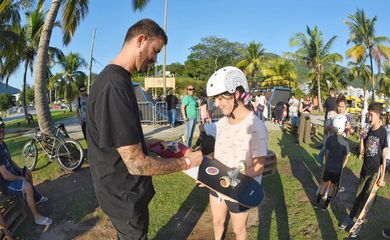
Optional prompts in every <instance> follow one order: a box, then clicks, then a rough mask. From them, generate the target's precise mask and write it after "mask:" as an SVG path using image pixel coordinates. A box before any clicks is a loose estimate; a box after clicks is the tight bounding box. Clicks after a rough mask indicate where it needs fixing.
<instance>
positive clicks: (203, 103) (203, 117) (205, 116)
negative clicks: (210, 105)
mask: <svg viewBox="0 0 390 240" xmlns="http://www.w3.org/2000/svg"><path fill="white" fill-rule="evenodd" d="M199 105H200V106H199V111H200V121H201V123H202V124H206V123H211V119H210V116H209V112H208V111H207V100H206V99H204V98H202V99H201V100H200V104H199Z"/></svg>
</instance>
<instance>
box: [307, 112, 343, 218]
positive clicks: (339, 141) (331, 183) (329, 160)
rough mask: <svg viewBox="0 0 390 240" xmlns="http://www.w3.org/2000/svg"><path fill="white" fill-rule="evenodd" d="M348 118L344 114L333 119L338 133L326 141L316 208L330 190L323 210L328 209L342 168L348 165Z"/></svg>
mask: <svg viewBox="0 0 390 240" xmlns="http://www.w3.org/2000/svg"><path fill="white" fill-rule="evenodd" d="M346 123H347V118H346V117H345V116H344V115H342V114H339V115H336V117H335V118H334V120H333V127H334V128H335V129H337V130H336V132H337V134H335V135H332V136H330V137H328V139H327V140H326V142H325V167H324V173H323V175H322V183H321V186H320V189H319V191H318V194H317V199H316V201H315V203H314V208H318V207H319V205H320V202H321V199H322V197H323V196H324V194H325V192H326V190H328V197H327V198H326V201H325V203H324V205H323V206H322V210H323V211H326V210H327V209H328V207H329V203H330V201H331V200H332V197H333V196H334V195H335V186H336V185H337V184H338V183H339V181H340V177H341V171H342V169H343V168H344V167H345V166H346V165H347V161H348V155H349V144H348V141H347V139H346V138H345V137H344V136H343V132H344V131H345V125H346Z"/></svg>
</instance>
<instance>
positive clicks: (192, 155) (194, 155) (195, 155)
mask: <svg viewBox="0 0 390 240" xmlns="http://www.w3.org/2000/svg"><path fill="white" fill-rule="evenodd" d="M184 157H185V158H189V159H190V162H191V165H190V166H189V167H188V168H193V167H197V166H199V165H200V164H201V163H202V160H203V155H202V152H201V151H200V150H198V151H193V150H192V149H188V150H187V151H186V153H185V154H184Z"/></svg>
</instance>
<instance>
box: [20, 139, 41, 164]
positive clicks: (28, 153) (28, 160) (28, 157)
mask: <svg viewBox="0 0 390 240" xmlns="http://www.w3.org/2000/svg"><path fill="white" fill-rule="evenodd" d="M22 157H23V161H24V166H26V168H27V169H29V170H31V171H32V170H34V168H35V165H36V164H37V160H38V148H37V144H36V143H35V141H34V140H30V141H28V142H26V144H24V147H23V151H22Z"/></svg>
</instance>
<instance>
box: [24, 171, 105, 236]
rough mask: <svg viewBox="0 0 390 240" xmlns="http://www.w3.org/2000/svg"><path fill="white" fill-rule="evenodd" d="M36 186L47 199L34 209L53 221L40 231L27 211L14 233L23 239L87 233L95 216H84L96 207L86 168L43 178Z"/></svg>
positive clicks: (92, 225)
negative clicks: (55, 177)
mask: <svg viewBox="0 0 390 240" xmlns="http://www.w3.org/2000/svg"><path fill="white" fill-rule="evenodd" d="M36 189H37V190H38V191H39V192H40V193H42V194H43V195H44V196H47V197H48V198H49V201H48V202H47V203H43V204H40V205H39V206H37V208H38V210H39V211H40V212H41V213H42V214H43V215H44V216H49V217H51V218H52V219H53V224H52V225H51V226H50V227H49V228H48V230H47V231H44V229H41V227H39V226H37V225H35V223H34V219H33V216H32V214H31V213H30V211H28V212H29V214H28V218H27V219H26V220H25V222H24V224H23V227H22V228H21V229H20V230H19V231H18V232H17V234H16V235H17V236H21V237H23V239H38V238H43V239H48V238H47V237H49V238H50V236H57V239H73V238H75V237H76V236H78V235H82V234H83V233H85V232H88V231H89V230H90V229H91V228H93V227H94V226H95V225H96V222H97V221H98V220H99V219H98V218H96V217H91V218H88V215H89V214H91V213H93V212H95V210H96V208H97V207H98V203H97V200H96V197H95V192H94V188H93V183H92V179H91V175H90V171H89V168H82V169H80V170H79V171H77V172H73V173H71V174H67V175H62V176H60V177H58V178H57V179H55V180H51V181H50V180H45V181H44V182H42V183H40V184H39V185H37V186H36ZM62 235H64V237H61V236H62ZM52 239H55V238H52Z"/></svg>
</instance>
